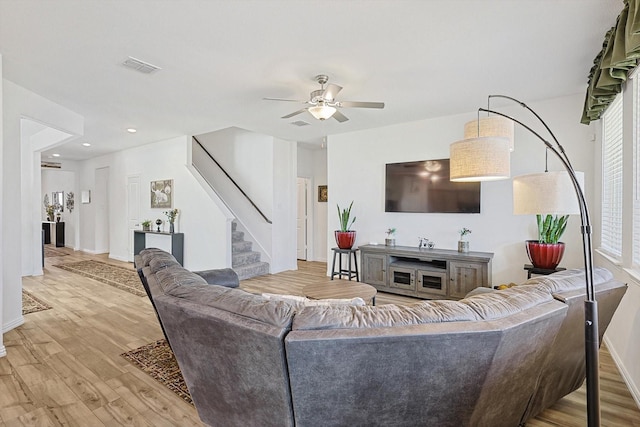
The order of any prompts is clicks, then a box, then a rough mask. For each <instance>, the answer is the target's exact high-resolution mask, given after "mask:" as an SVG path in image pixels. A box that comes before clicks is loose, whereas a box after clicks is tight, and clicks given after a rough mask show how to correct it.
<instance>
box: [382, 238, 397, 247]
mask: <svg viewBox="0 0 640 427" xmlns="http://www.w3.org/2000/svg"><path fill="white" fill-rule="evenodd" d="M384 244H385V245H387V246H395V245H396V239H384Z"/></svg>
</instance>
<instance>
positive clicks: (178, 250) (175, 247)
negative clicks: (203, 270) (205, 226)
mask: <svg viewBox="0 0 640 427" xmlns="http://www.w3.org/2000/svg"><path fill="white" fill-rule="evenodd" d="M148 234H153V235H158V236H162V238H167V239H170V240H171V255H173V256H174V257H175V258H176V261H178V262H179V263H180V265H184V262H183V257H184V233H165V232H162V231H160V232H158V231H144V230H133V254H134V255H138V254H139V253H140V251H141V250H143V249H144V248H146V247H147V235H148Z"/></svg>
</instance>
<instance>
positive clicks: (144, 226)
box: [142, 219, 151, 231]
mask: <svg viewBox="0 0 640 427" xmlns="http://www.w3.org/2000/svg"><path fill="white" fill-rule="evenodd" d="M142 230H143V231H151V220H150V219H145V220H144V221H142Z"/></svg>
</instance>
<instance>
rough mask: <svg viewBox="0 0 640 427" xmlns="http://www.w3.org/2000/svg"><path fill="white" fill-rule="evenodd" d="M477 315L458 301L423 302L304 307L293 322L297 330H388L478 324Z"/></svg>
mask: <svg viewBox="0 0 640 427" xmlns="http://www.w3.org/2000/svg"><path fill="white" fill-rule="evenodd" d="M477 319H478V315H477V314H476V313H475V312H474V311H473V310H471V309H470V308H469V307H467V306H466V305H464V304H460V303H459V302H458V301H447V300H442V301H422V302H419V303H416V304H412V305H408V306H398V305H395V304H385V305H381V306H375V307H372V306H364V307H351V306H345V305H342V306H336V305H329V306H316V307H305V308H304V309H303V310H301V311H300V313H298V314H296V316H295V318H294V319H293V328H292V329H294V330H317V329H357V328H388V327H393V326H406V325H418V324H424V323H437V322H460V321H472V320H477Z"/></svg>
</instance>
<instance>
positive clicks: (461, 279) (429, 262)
mask: <svg viewBox="0 0 640 427" xmlns="http://www.w3.org/2000/svg"><path fill="white" fill-rule="evenodd" d="M359 249H360V253H361V258H362V259H361V263H360V265H361V266H362V279H363V282H365V283H368V284H370V285H372V286H374V287H375V288H376V289H378V290H379V291H382V292H391V293H397V294H402V295H408V296H414V297H418V298H426V299H460V298H464V296H465V295H466V294H467V293H468V292H469V291H471V290H472V289H474V288H477V287H479V286H485V287H489V286H490V285H491V260H492V258H493V254H492V253H488V252H468V253H460V252H458V251H454V250H447V249H418V248H412V247H408V246H382V245H364V246H360V247H359Z"/></svg>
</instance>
